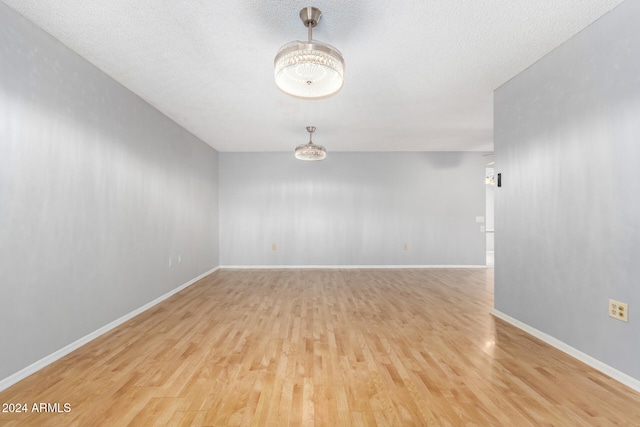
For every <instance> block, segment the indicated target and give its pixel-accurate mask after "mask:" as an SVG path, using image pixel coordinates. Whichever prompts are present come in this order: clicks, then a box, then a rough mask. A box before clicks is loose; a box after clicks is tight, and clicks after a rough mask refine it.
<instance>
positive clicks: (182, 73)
mask: <svg viewBox="0 0 640 427" xmlns="http://www.w3.org/2000/svg"><path fill="white" fill-rule="evenodd" d="M2 1H4V2H5V3H6V4H7V5H9V6H10V7H12V8H13V9H15V10H17V11H18V12H20V13H21V14H22V15H24V16H25V17H27V18H28V19H29V20H31V21H32V22H34V23H35V24H36V25H38V26H39V27H41V28H43V29H44V30H46V31H47V32H49V33H50V34H52V35H53V36H54V37H55V38H57V39H58V40H60V41H61V42H62V43H64V44H65V45H67V46H69V47H70V48H71V49H73V50H74V51H76V52H78V53H79V54H80V55H82V56H83V57H85V58H86V59H87V60H89V61H90V62H92V63H93V64H95V65H96V66H97V67H98V68H100V69H102V70H103V71H104V72H106V73H107V74H109V75H111V76H112V77H113V78H114V79H115V80H117V81H118V82H120V83H121V84H122V85H124V86H126V87H127V88H129V89H130V90H132V91H133V92H135V93H136V94H138V95H139V96H140V97H142V98H144V99H145V100H146V101H147V102H149V103H150V104H151V105H153V106H154V107H156V108H157V109H158V110H160V111H162V112H163V113H164V114H166V115H167V116H169V117H170V118H172V119H173V120H175V121H176V122H178V123H179V124H181V125H182V126H183V127H185V128H186V129H188V130H189V131H191V132H192V133H193V134H195V135H196V136H198V137H199V138H201V139H202V140H203V141H205V142H207V143H208V144H209V145H211V146H212V147H214V148H216V149H217V150H219V151H289V150H292V149H293V148H294V146H295V145H297V144H301V143H304V142H306V141H307V140H308V134H307V131H306V130H305V127H306V126H307V125H314V126H316V127H317V131H316V133H315V134H314V142H316V143H318V144H322V145H324V146H326V147H327V150H328V151H329V152H330V151H362V150H365V151H414V150H415V151H443V150H446V151H448V150H456V151H457V150H470V151H492V149H493V129H492V127H493V116H492V99H493V97H492V92H493V90H494V89H495V88H497V87H498V86H500V85H501V84H503V83H504V82H506V81H507V80H509V79H510V78H511V77H513V76H515V75H516V74H518V73H519V72H521V71H522V70H524V69H525V68H526V67H528V66H529V65H531V64H532V63H534V62H535V61H536V60H538V59H539V58H540V57H542V56H543V55H545V54H546V53H547V52H549V51H551V50H552V49H553V48H555V47H556V46H558V45H560V44H561V43H562V42H564V41H566V40H567V39H568V38H570V37H571V36H572V35H574V34H576V33H577V32H578V31H580V30H581V29H583V28H584V27H586V26H587V25H589V24H590V23H591V22H593V21H595V20H596V19H598V18H599V17H600V16H602V15H603V14H605V13H606V12H608V11H609V10H611V9H613V8H614V7H615V6H616V5H618V4H619V3H621V2H622V0H538V1H530V0H458V1H451V0H422V1H419V0H412V1H406V2H400V1H397V0H396V1H395V2H393V1H390V0H370V1H367V2H355V1H352V2H345V1H343V0H316V1H314V2H313V3H309V4H308V2H306V1H305V2H300V1H295V0H284V1H260V2H258V1H249V0H208V1H204V0H190V1H176V0H173V1H171V0H136V1H128V0H89V1H88V0H65V1H60V0H2ZM628 1H633V0H628ZM308 5H311V6H315V7H318V8H319V9H320V10H321V11H322V12H323V17H322V19H321V20H320V23H319V25H318V27H316V29H315V30H314V33H313V35H314V39H316V40H320V41H323V42H326V43H329V44H332V45H334V46H335V47H337V48H338V49H339V50H340V51H341V52H342V54H343V56H344V58H345V62H346V72H345V85H344V88H343V89H342V91H340V92H339V93H338V94H337V95H335V96H333V97H331V98H328V99H322V100H312V101H309V100H307V101H305V100H299V99H295V98H291V97H289V96H287V95H285V94H284V93H282V92H280V90H279V89H278V88H277V87H276V85H275V83H274V78H273V58H274V57H275V54H276V53H277V51H278V49H279V48H280V47H281V46H282V45H284V44H286V43H288V42H290V41H293V40H305V39H306V36H307V31H306V28H305V27H304V26H303V25H302V22H301V21H300V19H299V17H298V13H299V11H300V9H302V8H303V7H305V6H308Z"/></svg>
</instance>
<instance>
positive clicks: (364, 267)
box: [220, 265, 487, 270]
mask: <svg viewBox="0 0 640 427" xmlns="http://www.w3.org/2000/svg"><path fill="white" fill-rule="evenodd" d="M220 268H221V269H245V270H249V269H257V270H260V269H286V268H290V269H296V268H299V269H318V270H323V269H336V270H337V269H356V268H361V269H367V268H369V269H374V268H376V269H383V268H389V269H391V268H397V269H401V268H487V266H486V265H221V266H220Z"/></svg>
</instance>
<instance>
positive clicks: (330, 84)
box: [273, 6, 344, 99]
mask: <svg viewBox="0 0 640 427" xmlns="http://www.w3.org/2000/svg"><path fill="white" fill-rule="evenodd" d="M321 16H322V12H320V10H318V9H316V8H315V7H311V6H308V7H305V8H304V9H302V10H301V11H300V19H301V20H302V22H303V23H304V26H305V27H307V28H308V40H307V41H306V42H303V41H300V40H297V41H294V42H291V43H288V44H286V45H284V46H282V47H281V48H280V50H279V51H278V54H277V55H276V58H275V59H274V61H273V63H274V67H275V77H276V84H277V85H278V87H279V88H280V89H281V90H282V91H283V92H285V93H287V94H289V95H292V96H296V97H299V98H308V99H313V98H324V97H327V96H331V95H333V94H335V93H336V92H338V91H339V90H340V89H341V88H342V84H343V82H344V59H342V54H341V53H340V51H339V50H338V49H336V48H335V47H333V46H330V45H328V44H326V43H322V42H319V41H317V40H316V41H314V40H313V39H312V37H311V36H312V34H311V33H312V29H313V27H315V26H316V25H318V21H320V17H321Z"/></svg>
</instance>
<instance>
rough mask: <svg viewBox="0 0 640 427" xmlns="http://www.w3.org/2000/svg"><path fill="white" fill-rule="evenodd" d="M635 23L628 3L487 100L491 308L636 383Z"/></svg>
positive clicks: (639, 108) (638, 13)
mask: <svg viewBox="0 0 640 427" xmlns="http://www.w3.org/2000/svg"><path fill="white" fill-rule="evenodd" d="M639 21H640V2H637V1H626V2H624V3H622V4H621V5H620V6H619V7H617V8H616V9H614V10H613V11H612V12H610V13H609V14H608V15H605V16H604V17H603V18H602V19H600V20H599V21H597V22H595V23H594V24H593V25H591V26H590V27H588V28H587V29H585V30H584V31H582V32H581V33H579V34H578V35H577V36H575V37H574V38H572V39H571V40H569V41H568V42H567V43H565V44H564V45H562V46H561V47H559V48H557V49H556V50H555V51H553V52H551V53H550V54H549V55H548V56H546V57H544V58H543V59H542V60H540V61H539V62H537V63H536V64H534V65H533V66H532V67H530V68H529V69H527V70H526V71H524V72H523V73H522V74H520V75H518V76H517V77H516V78H514V79H512V80H511V81H509V82H508V83H506V84H505V85H504V86H502V87H500V88H499V89H498V90H497V91H496V93H495V164H496V173H498V172H499V173H502V179H503V186H502V188H497V189H496V194H495V200H496V218H495V221H496V236H495V239H496V241H495V245H496V249H495V250H496V270H495V274H496V276H495V307H496V309H497V310H500V311H502V312H503V313H505V314H508V315H510V316H511V317H514V318H515V319H517V320H520V321H522V322H524V323H526V324H528V325H530V326H533V327H534V328H537V329H538V330H540V331H542V332H544V333H546V334H548V335H551V336H553V337H555V338H557V339H559V340H561V341H563V342H565V343H566V344H568V345H570V346H572V347H574V348H576V349H578V350H580V351H582V352H584V353H586V354H588V355H590V356H591V357H594V358H595V359H598V360H599V361H601V362H604V363H606V364H607V365H609V366H611V367H613V368H616V369H618V370H620V371H622V372H623V373H626V374H627V375H629V376H631V377H633V378H636V379H640V363H639V362H638V361H639V360H640V359H639V356H638V355H640V286H639V285H640V282H639V278H640V36H639V34H640V33H639V32H638V22H639ZM609 298H613V299H617V300H620V301H623V302H627V303H628V304H629V315H630V316H629V323H628V324H626V323H623V322H620V321H617V320H615V319H612V318H609V317H608V316H607V307H608V299H609Z"/></svg>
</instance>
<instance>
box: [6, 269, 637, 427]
mask: <svg viewBox="0 0 640 427" xmlns="http://www.w3.org/2000/svg"><path fill="white" fill-rule="evenodd" d="M492 306H493V270H491V269H486V270H485V269H472V270H464V269H434V270H367V269H362V270H221V271H218V272H216V273H214V274H212V275H210V276H209V277H207V278H205V279H203V280H201V281H200V282H198V283H196V284H194V285H192V286H191V287H189V288H187V289H185V290H184V291H182V292H180V293H179V294H177V295H175V296H174V297H172V298H170V299H168V300H166V301H165V302H163V303H161V304H159V305H157V306H155V307H154V308H152V309H151V310H149V311H147V312H145V313H143V314H141V315H140V316H138V317H136V318H134V319H132V320H131V321H129V322H127V323H126V324H124V325H122V326H120V327H118V328H116V329H114V330H112V331H111V332H109V333H107V334H105V335H103V336H101V337H99V338H98V339H96V340H94V341H92V342H91V343H89V344H87V345H86V346H84V347H82V348H80V349H79V350H77V351H75V352H73V353H71V354H69V355H68V356H67V357H65V358H63V359H61V360H59V361H58V362H56V363H54V364H52V365H50V366H48V367H46V368H44V369H42V370H41V371H39V372H37V373H36V374H34V375H32V376H31V377H29V378H27V379H25V380H23V381H21V382H20V383H18V384H16V385H14V386H13V387H11V388H9V389H7V390H5V391H4V392H2V393H0V403H6V402H13V403H21V402H26V403H28V404H29V405H32V404H33V403H38V402H45V403H56V402H57V403H59V404H60V405H61V408H62V407H63V406H62V405H63V404H64V403H69V405H70V409H71V411H70V412H67V413H27V414H15V413H14V414H8V413H0V424H3V425H38V426H40V425H61V426H70V425H78V426H97V425H107V426H124V425H134V426H149V425H159V426H166V425H198V426H200V425H202V426H238V425H247V426H249V425H254V426H267V425H273V426H286V425H317V426H349V425H353V426H369V425H380V426H386V425H389V426H425V425H435V426H447V425H451V426H463V425H481V426H485V425H491V426H529V425H533V426H540V425H555V426H573V425H585V426H587V425H588V426H592V425H602V426H609V425H635V426H638V425H640V394H639V393H636V392H634V391H632V390H631V389H629V388H627V387H625V386H623V385H621V384H620V383H618V382H616V381H614V380H612V379H610V378H608V377H606V376H605V375H603V374H601V373H599V372H597V371H595V370H593V369H591V368H590V367H588V366H586V365H584V364H582V363H580V362H578V361H576V360H575V359H572V358H571V357H569V356H567V355H565V354H563V353H561V352H559V351H557V350H555V349H553V348H551V347H549V346H548V345H546V344H544V343H542V342H540V341H539V340H537V339H535V338H533V337H531V336H529V335H527V334H525V333H524V332H522V331H520V330H518V329H516V328H514V327H513V326H511V325H509V324H507V323H505V322H503V321H501V320H498V319H495V318H493V317H492V316H491V315H490V314H489V312H490V311H491V309H492ZM30 409H31V408H30Z"/></svg>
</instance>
